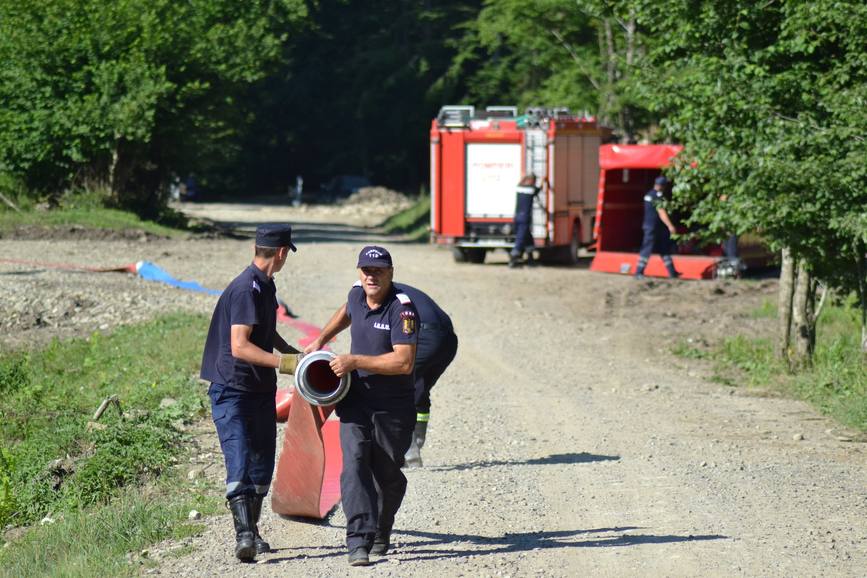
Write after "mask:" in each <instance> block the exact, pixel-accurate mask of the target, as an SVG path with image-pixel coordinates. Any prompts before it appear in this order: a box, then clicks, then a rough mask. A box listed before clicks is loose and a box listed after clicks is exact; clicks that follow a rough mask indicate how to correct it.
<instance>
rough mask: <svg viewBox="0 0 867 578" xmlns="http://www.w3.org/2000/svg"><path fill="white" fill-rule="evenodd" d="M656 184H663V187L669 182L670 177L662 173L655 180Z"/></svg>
mask: <svg viewBox="0 0 867 578" xmlns="http://www.w3.org/2000/svg"><path fill="white" fill-rule="evenodd" d="M653 184H654V185H662V186H663V187H664V186H665V185H667V184H668V179H667V178H665V177H664V176H662V175H660V176H658V177H656V180H654V181H653Z"/></svg>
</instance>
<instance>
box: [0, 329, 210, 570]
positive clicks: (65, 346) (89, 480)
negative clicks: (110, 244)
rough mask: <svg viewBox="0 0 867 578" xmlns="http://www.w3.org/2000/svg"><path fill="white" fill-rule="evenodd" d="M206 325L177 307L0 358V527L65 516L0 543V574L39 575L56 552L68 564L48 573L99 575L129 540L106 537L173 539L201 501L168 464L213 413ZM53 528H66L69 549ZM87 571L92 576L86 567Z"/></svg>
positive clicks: (56, 556) (0, 356) (59, 562)
mask: <svg viewBox="0 0 867 578" xmlns="http://www.w3.org/2000/svg"><path fill="white" fill-rule="evenodd" d="M207 323H208V320H207V318H206V317H205V316H202V315H191V314H181V313H178V314H170V315H166V316H164V317H161V318H159V319H156V320H154V321H150V322H147V323H143V324H139V325H133V326H125V327H120V328H118V329H117V330H116V331H115V332H114V333H111V334H108V335H105V334H101V333H94V334H92V335H91V336H90V337H88V338H87V339H74V340H70V341H63V342H61V341H57V340H55V341H53V342H52V343H51V344H49V345H48V346H47V347H45V348H44V349H41V350H34V351H17V352H11V353H4V354H2V355H0V414H2V415H3V419H2V420H0V448H2V452H0V528H3V527H5V526H7V524H8V525H11V526H17V527H23V526H28V525H32V524H34V523H35V522H38V521H39V520H41V519H42V518H43V517H44V516H49V515H50V517H51V518H52V519H55V520H59V519H61V518H62V519H63V521H62V523H61V522H57V523H56V524H53V525H45V526H41V525H34V526H32V527H31V528H29V529H27V530H26V532H25V535H26V538H22V539H21V540H13V541H12V543H10V544H9V545H8V546H7V547H5V548H2V549H0V573H5V572H6V571H7V570H8V569H9V567H10V565H11V564H13V562H14V563H15V564H24V565H25V566H26V565H27V564H33V566H32V568H33V569H34V572H35V573H36V574H42V573H45V572H43V571H42V570H39V568H42V566H39V564H41V562H39V560H40V559H42V558H49V559H55V560H56V561H57V563H58V564H71V566H68V567H66V566H64V568H66V571H60V570H57V569H56V568H54V567H51V568H48V569H47V570H48V573H49V574H55V575H64V576H66V575H77V574H79V573H80V574H81V575H94V574H104V573H105V572H104V571H103V568H107V567H109V566H111V565H113V564H115V562H116V561H115V560H114V558H115V557H116V554H117V553H118V552H119V551H120V550H118V548H120V549H123V548H124V547H125V546H123V545H122V544H121V545H112V544H102V543H101V542H103V541H107V542H112V541H113V540H112V538H110V536H112V535H115V536H116V537H117V540H119V541H121V542H123V541H126V542H128V543H129V544H135V547H136V548H138V545H139V544H140V543H145V542H147V541H148V540H151V539H152V538H154V537H155V536H159V538H158V539H162V538H163V537H167V536H168V534H165V532H168V531H169V530H165V532H164V531H163V530H160V528H164V527H169V529H170V527H171V526H172V524H170V523H168V522H166V521H165V520H167V519H168V518H171V519H172V520H174V521H175V522H182V521H185V519H186V517H185V516H184V515H183V514H184V513H185V512H184V509H185V507H186V505H187V504H188V503H189V502H190V500H193V501H197V500H199V499H200V498H199V497H197V496H195V495H191V494H190V488H189V482H187V481H184V480H179V479H177V473H176V472H175V469H176V468H173V467H172V466H173V465H174V464H175V463H177V462H178V458H179V456H182V455H183V453H184V451H185V446H184V443H183V442H184V440H185V436H186V434H185V433H184V428H183V426H184V424H186V423H191V422H192V421H194V420H197V419H201V418H202V417H204V416H205V415H206V414H207V404H206V396H205V393H204V388H203V387H202V386H201V385H200V384H199V382H198V381H197V380H196V379H195V377H194V375H195V373H196V370H197V369H198V365H199V361H200V359H201V347H202V343H203V340H204V335H205V333H206V331H207ZM112 395H116V396H117V399H118V400H119V403H120V408H121V409H122V410H123V415H121V414H120V412H119V411H117V409H118V408H117V407H116V406H115V405H113V404H112V405H110V406H109V407H108V409H107V410H106V411H105V413H104V414H103V415H102V417H101V418H100V419H99V420H98V421H97V422H92V421H91V420H92V419H93V415H94V411H95V410H96V408H97V407H98V406H99V405H100V403H101V401H102V400H104V399H106V398H107V397H109V396H112ZM144 489H147V490H148V491H147V492H145V491H144ZM148 496H149V497H148ZM199 509H202V508H199ZM127 510H128V511H127ZM187 511H188V510H187ZM93 521H95V522H94V523H91V522H93ZM121 526H122V527H123V529H122V530H121V529H118V528H120V527H121ZM58 528H66V530H65V531H66V532H68V533H69V534H68V536H67V537H66V538H65V540H67V541H69V543H68V544H66V542H64V541H63V540H64V538H62V536H61V534H63V532H60V533H59V534H57V533H58V531H59V530H58ZM112 528H113V529H112ZM103 531H104V534H101V533H100V532H103ZM55 534H57V536H56V537H55V538H52V536H55ZM106 536H108V537H109V538H106ZM43 540H48V541H49V542H47V543H48V544H55V545H56V546H57V547H58V548H60V550H58V551H57V552H53V551H51V550H50V547H48V546H45V544H46V542H43ZM51 540H54V542H51ZM137 540H140V541H141V542H139V541H137ZM126 551H128V549H127V550H123V552H126ZM76 552H79V553H86V554H87V555H86V556H85V555H79V554H76ZM31 558H32V559H31ZM91 558H92V559H93V560H92V561H91ZM85 566H86V567H87V568H90V571H89V573H88V572H85V571H84V570H82V571H81V572H79V570H78V569H79V568H84V567H85ZM16 567H18V566H16ZM21 567H22V568H24V566H21ZM59 567H60V566H58V568H59ZM46 568H47V567H46ZM13 574H14V573H13ZM18 575H25V576H26V575H33V574H31V572H29V571H24V572H22V573H20V574H18ZM109 575H113V574H112V573H109Z"/></svg>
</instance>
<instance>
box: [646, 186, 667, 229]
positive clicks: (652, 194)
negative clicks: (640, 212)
mask: <svg viewBox="0 0 867 578" xmlns="http://www.w3.org/2000/svg"><path fill="white" fill-rule="evenodd" d="M664 198H665V194H664V193H663V192H662V191H657V190H656V189H650V190H649V191H647V192H646V193H644V223H643V224H642V228H644V229H655V228H657V227H658V226H660V225H662V224H663V223H662V219H660V218H659V213H657V211H656V208H657V207H658V206H659V203H660V202H662V200H663V199H664Z"/></svg>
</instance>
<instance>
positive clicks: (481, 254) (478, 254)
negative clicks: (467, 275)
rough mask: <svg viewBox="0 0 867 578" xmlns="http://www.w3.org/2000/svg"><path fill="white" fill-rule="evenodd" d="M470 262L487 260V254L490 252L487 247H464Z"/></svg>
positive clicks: (479, 262)
mask: <svg viewBox="0 0 867 578" xmlns="http://www.w3.org/2000/svg"><path fill="white" fill-rule="evenodd" d="M464 251H465V252H466V256H467V262H468V263H477V264H481V263H484V262H485V255H487V254H488V252H487V251H486V250H485V249H464Z"/></svg>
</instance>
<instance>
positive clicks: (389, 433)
mask: <svg viewBox="0 0 867 578" xmlns="http://www.w3.org/2000/svg"><path fill="white" fill-rule="evenodd" d="M338 413H339V416H340V449H341V450H342V452H343V471H342V472H341V474H340V494H341V496H340V501H341V505H342V506H343V513H344V514H345V515H346V545H347V546H348V548H349V550H350V551H352V550H353V549H355V548H357V547H359V546H365V547H368V548H369V547H370V546H371V545H372V543H373V537H374V535H375V534H376V531H377V530H383V531H385V532H390V531H391V528H392V526H393V525H394V516H395V514H397V511H398V509H399V508H400V504H401V502H403V496H404V494H405V493H406V476H404V475H403V472H401V471H400V467H401V466H402V465H403V456H404V455H405V454H406V451H407V450H408V449H409V444H410V442H411V441H412V432H413V428H414V427H415V408H414V407H413V406H412V405H411V404H409V403H407V404H406V407H402V408H400V409H390V410H374V409H371V408H366V407H362V406H360V405H358V404H354V405H352V406H350V407H346V406H345V405H343V406H341V407H340V408H339V412H338Z"/></svg>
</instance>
